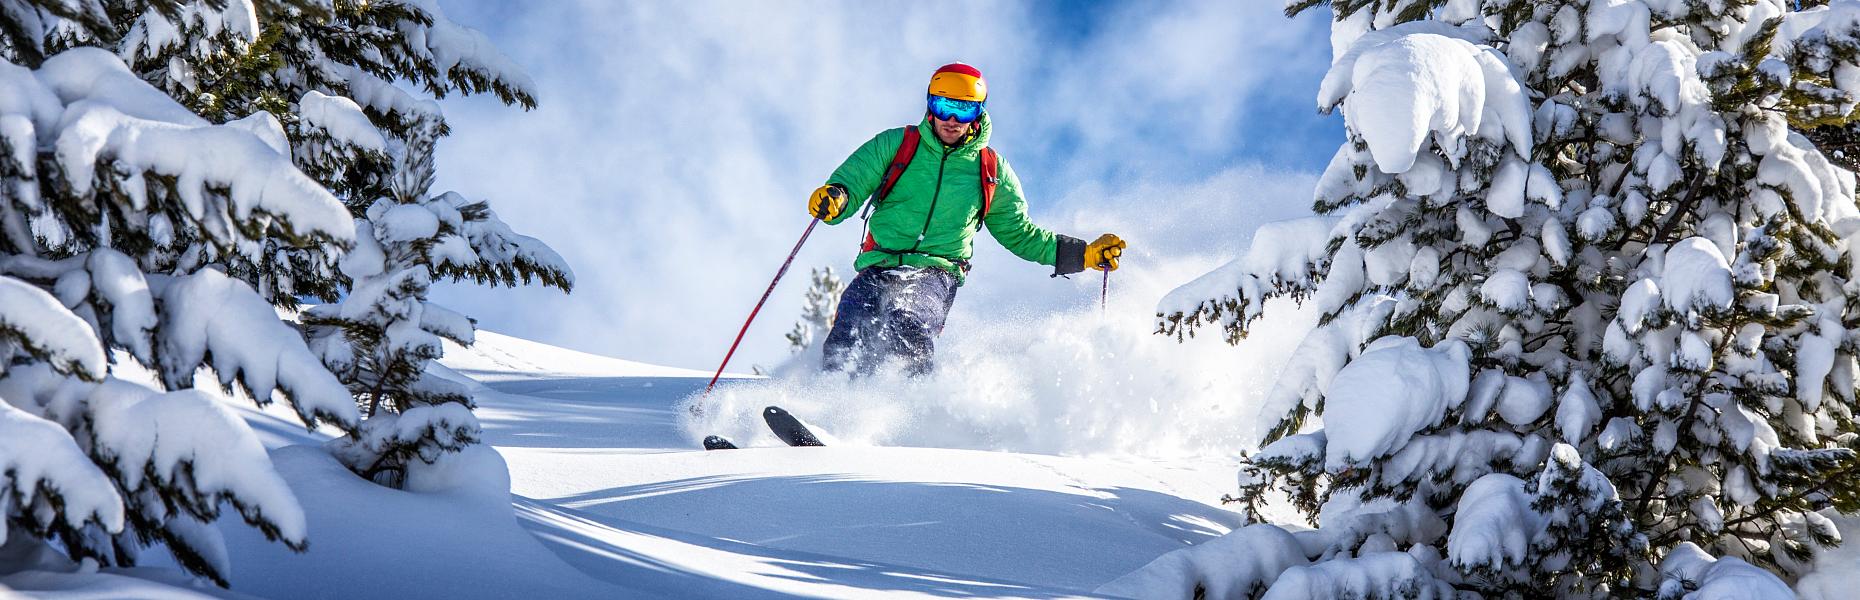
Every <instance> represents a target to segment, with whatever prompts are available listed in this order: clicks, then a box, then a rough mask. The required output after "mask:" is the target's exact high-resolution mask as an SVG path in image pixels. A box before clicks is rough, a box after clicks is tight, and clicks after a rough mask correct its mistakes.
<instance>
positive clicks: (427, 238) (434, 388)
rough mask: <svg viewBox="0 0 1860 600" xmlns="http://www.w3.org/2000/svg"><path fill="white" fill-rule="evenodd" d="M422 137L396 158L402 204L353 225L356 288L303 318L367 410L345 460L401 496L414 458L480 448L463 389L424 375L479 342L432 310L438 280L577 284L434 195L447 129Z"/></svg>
mask: <svg viewBox="0 0 1860 600" xmlns="http://www.w3.org/2000/svg"><path fill="white" fill-rule="evenodd" d="M415 132H416V133H421V132H423V133H421V134H419V135H416V136H415V137H414V138H413V139H411V140H409V143H407V144H406V145H405V146H404V147H403V148H401V149H400V151H399V152H398V156H399V159H400V162H399V164H398V165H397V170H396V175H397V177H395V179H394V180H393V187H394V191H395V193H394V196H392V197H390V198H383V199H381V200H378V201H376V202H375V203H374V205H372V206H370V207H369V208H368V210H367V212H366V213H365V214H364V217H363V218H359V219H356V221H355V226H356V231H357V238H358V239H357V247H356V248H355V250H353V251H351V252H349V254H348V255H346V256H344V257H343V260H342V264H341V271H342V274H343V275H344V276H345V277H346V278H348V280H349V281H351V282H353V287H352V288H351V290H350V292H349V294H348V296H347V297H345V298H343V299H342V301H341V302H338V303H334V304H325V305H321V306H317V307H313V308H311V309H309V310H308V311H306V312H305V313H304V323H305V324H306V325H308V326H309V332H308V336H309V338H310V340H311V347H312V348H313V349H314V350H316V351H317V352H318V354H319V355H321V356H322V357H323V362H324V363H325V364H326V365H328V366H329V367H330V369H331V370H332V371H334V372H335V373H336V374H337V376H338V377H340V378H341V379H342V381H343V382H344V383H345V384H347V385H348V386H349V389H350V390H351V391H352V392H353V393H354V394H355V395H356V398H357V399H358V401H361V402H363V403H364V405H365V406H366V408H365V409H364V411H363V414H364V415H365V416H366V417H367V419H366V420H365V421H363V422H362V426H361V428H360V429H359V430H357V432H356V434H355V435H353V436H350V437H348V438H345V439H343V440H338V441H337V443H336V444H335V445H334V450H335V453H336V456H337V457H338V458H340V459H342V461H343V463H344V464H347V465H349V467H350V468H351V469H354V470H355V471H356V472H357V473H360V474H362V475H363V476H364V477H368V478H371V479H375V480H377V481H382V482H384V483H388V484H390V485H393V486H395V487H399V485H400V483H402V482H404V480H405V476H406V470H407V466H408V464H409V462H410V461H412V460H413V459H419V460H420V461H422V462H424V463H428V464H430V463H433V462H435V461H436V460H438V459H439V457H440V456H441V455H443V453H445V452H452V451H457V450H459V449H461V448H463V447H465V446H466V445H468V444H473V443H476V442H477V441H478V434H479V425H478V421H477V419H476V418H475V417H473V416H472V414H471V412H470V409H471V408H472V407H473V402H472V400H471V397H470V395H469V394H468V393H467V391H466V389H465V388H464V387H463V386H461V385H458V384H456V383H453V382H451V381H449V380H446V379H442V378H439V377H435V376H433V375H431V374H429V373H427V371H426V368H427V365H428V363H430V362H431V361H433V360H436V359H438V358H439V357H440V356H441V354H442V343H441V341H440V340H441V338H444V339H449V340H452V341H453V342H455V343H458V344H461V345H470V344H471V343H472V338H473V321H472V320H471V319H470V318H468V317H466V316H464V315H462V314H459V313H456V312H453V311H451V310H448V309H446V308H445V307H442V306H439V305H437V304H434V303H432V302H430V301H428V300H427V296H428V289H429V286H430V285H431V283H432V279H433V277H435V276H437V277H450V278H452V279H454V280H456V279H460V278H473V279H476V280H478V281H481V282H490V283H493V284H497V283H502V284H506V285H511V284H514V283H515V281H516V279H518V278H521V279H522V280H523V281H525V282H528V281H529V280H530V278H531V277H536V278H538V279H540V280H541V281H542V283H543V284H544V285H550V286H554V287H558V288H561V289H562V290H564V291H567V290H568V289H569V288H570V286H571V285H572V279H571V278H572V275H571V274H570V273H569V271H568V267H567V266H566V265H565V264H564V263H563V262H562V259H561V257H559V256H557V255H556V254H555V252H554V251H553V250H550V249H549V247H548V246H547V245H544V244H543V243H541V242H539V241H537V240H536V239H534V238H530V237H526V236H522V235H518V234H516V233H514V232H512V231H511V230H510V228H509V227H508V226H506V225H505V224H504V223H503V221H501V220H499V219H498V218H497V215H496V214H495V213H493V212H491V209H490V208H489V207H488V206H486V204H485V203H484V202H472V201H469V200H466V199H465V197H464V196H461V195H459V194H457V193H454V192H446V193H443V194H437V195H434V194H431V192H430V188H431V187H432V182H433V154H432V149H433V143H434V142H435V141H437V139H438V136H439V134H438V128H437V127H427V128H424V129H419V130H415Z"/></svg>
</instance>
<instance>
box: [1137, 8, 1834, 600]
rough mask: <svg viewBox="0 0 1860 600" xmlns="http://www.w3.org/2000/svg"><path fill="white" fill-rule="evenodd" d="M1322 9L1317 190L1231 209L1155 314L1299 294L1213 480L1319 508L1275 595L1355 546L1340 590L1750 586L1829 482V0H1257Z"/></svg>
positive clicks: (1804, 555) (1235, 319)
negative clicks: (1239, 234)
mask: <svg viewBox="0 0 1860 600" xmlns="http://www.w3.org/2000/svg"><path fill="white" fill-rule="evenodd" d="M1326 5H1328V6H1329V8H1330V9H1331V10H1332V11H1333V14H1334V15H1335V16H1336V18H1337V21H1336V23H1335V24H1334V25H1333V40H1332V45H1333V48H1334V49H1336V51H1337V52H1336V57H1335V60H1334V62H1333V65H1332V67H1331V70H1330V72H1329V74H1327V75H1326V76H1325V78H1324V82H1323V84H1322V86H1321V89H1320V91H1319V106H1320V108H1321V109H1323V110H1331V109H1341V110H1342V112H1343V116H1344V121H1345V125H1346V130H1347V132H1348V140H1347V141H1346V142H1345V143H1344V144H1343V145H1342V147H1341V148H1339V150H1338V152H1337V154H1336V156H1335V158H1333V159H1332V162H1331V164H1330V166H1329V168H1328V169H1327V170H1326V171H1325V173H1324V175H1323V177H1322V178H1321V179H1320V180H1319V182H1318V185H1317V190H1316V202H1315V204H1314V209H1315V210H1316V211H1317V212H1318V213H1320V214H1322V215H1326V216H1324V217H1317V218H1313V219H1310V220H1306V221H1302V222H1293V223H1282V224H1274V225H1269V226H1267V227H1266V228H1262V230H1261V232H1260V233H1259V234H1258V235H1257V236H1256V238H1255V241H1254V245H1253V249H1252V250H1251V251H1250V252H1249V254H1248V255H1247V256H1246V257H1244V258H1242V259H1241V260H1239V261H1236V262H1235V263H1234V264H1232V265H1230V266H1228V267H1224V268H1223V269H1221V270H1219V271H1216V272H1214V273H1211V274H1209V275H1208V276H1206V277H1205V278H1204V279H1203V280H1201V281H1198V282H1196V283H1195V284H1191V285H1190V286H1187V287H1185V288H1183V290H1181V291H1179V292H1178V293H1177V294H1175V295H1173V296H1172V297H1171V298H1170V299H1169V300H1166V301H1165V303H1164V307H1163V309H1162V311H1161V312H1160V313H1159V315H1158V317H1159V319H1160V329H1161V331H1162V332H1163V333H1165V334H1172V335H1178V336H1180V335H1187V334H1192V333H1193V332H1194V331H1195V330H1196V329H1197V328H1199V327H1203V326H1208V325H1215V324H1218V325H1219V326H1220V327H1221V328H1222V330H1223V332H1224V334H1225V336H1226V337H1227V339H1228V340H1229V341H1238V340H1239V339H1240V338H1242V337H1244V336H1245V335H1246V333H1247V331H1248V326H1249V324H1250V323H1251V322H1252V321H1253V320H1254V319H1256V318H1258V317H1259V316H1261V314H1262V312H1263V308H1264V304H1265V302H1266V301H1267V300H1268V299H1270V298H1274V297H1281V296H1284V297H1291V298H1294V299H1297V300H1299V301H1301V302H1309V303H1312V304H1315V307H1316V308H1317V309H1318V310H1319V311H1321V312H1322V315H1323V316H1322V319H1321V321H1320V325H1319V327H1318V328H1317V329H1316V330H1315V331H1313V332H1312V333H1311V334H1310V335H1309V336H1308V337H1307V338H1306V340H1305V341H1304V342H1303V343H1302V344H1301V345H1300V347H1299V348H1298V350H1297V353H1296V355H1295V356H1294V357H1293V359H1292V362H1291V364H1290V365H1288V367H1287V368H1286V370H1285V371H1284V372H1283V374H1282V378H1281V380H1280V381H1279V383H1278V385H1277V386H1276V388H1275V389H1274V391H1273V392H1272V394H1271V395H1270V396H1269V398H1268V401H1267V407H1266V410H1267V411H1268V413H1269V414H1273V415H1277V417H1278V418H1279V419H1280V420H1279V422H1278V424H1277V426H1276V427H1274V428H1273V429H1272V430H1271V433H1270V434H1269V436H1268V439H1267V440H1266V441H1267V442H1270V444H1269V445H1267V446H1266V447H1265V448H1263V449H1262V450H1261V451H1260V452H1259V453H1258V454H1256V455H1254V456H1253V457H1251V458H1250V459H1249V461H1248V464H1247V466H1246V467H1245V468H1244V469H1243V475H1242V481H1243V486H1242V490H1241V493H1240V494H1239V496H1238V500H1240V501H1241V502H1242V504H1243V505H1245V506H1246V508H1247V509H1248V510H1249V512H1251V513H1252V514H1253V515H1254V517H1255V518H1256V519H1257V518H1258V517H1259V513H1258V504H1259V503H1260V502H1261V501H1263V500H1264V499H1266V498H1268V497H1270V496H1271V495H1272V491H1273V490H1281V491H1284V492H1286V493H1288V494H1289V496H1290V498H1291V499H1292V500H1293V502H1294V504H1295V505H1296V506H1297V507H1298V508H1299V509H1301V510H1303V511H1305V512H1306V513H1307V514H1309V515H1310V516H1311V518H1312V520H1313V524H1315V525H1318V526H1319V529H1318V533H1316V534H1314V537H1313V539H1317V540H1322V543H1321V544H1317V545H1315V546H1314V545H1310V544H1307V545H1306V546H1304V548H1306V549H1310V548H1317V549H1318V550H1317V551H1315V552H1305V554H1306V556H1305V558H1310V559H1312V560H1315V561H1316V563H1315V564H1313V565H1311V566H1310V567H1292V568H1291V569H1289V570H1287V571H1286V574H1285V576H1283V577H1281V578H1280V580H1279V582H1278V583H1276V584H1273V585H1272V588H1271V589H1272V593H1273V594H1274V595H1275V597H1277V595H1278V594H1281V593H1282V592H1280V590H1281V589H1282V588H1284V589H1287V590H1288V591H1290V590H1294V589H1305V590H1307V591H1311V593H1313V594H1316V593H1317V592H1316V591H1312V590H1318V589H1319V588H1318V587H1311V588H1308V589H1307V588H1301V587H1300V586H1306V585H1313V586H1315V585H1317V584H1316V583H1313V582H1314V581H1317V580H1316V579H1314V574H1317V573H1324V574H1327V575H1328V576H1331V577H1333V578H1335V577H1341V576H1343V574H1345V573H1354V574H1356V575H1358V576H1364V575H1369V574H1380V575H1377V576H1374V577H1371V579H1376V580H1377V581H1378V583H1377V584H1376V585H1375V586H1371V587H1368V588H1361V589H1356V588H1352V589H1350V590H1347V592H1348V593H1352V594H1357V595H1359V596H1362V597H1393V596H1394V595H1397V594H1399V593H1403V592H1401V590H1409V591H1412V590H1419V589H1434V588H1435V587H1437V586H1439V585H1443V584H1444V585H1449V586H1452V587H1453V588H1457V589H1459V590H1464V591H1475V592H1480V593H1483V594H1488V595H1507V594H1515V595H1521V596H1537V595H1545V594H1552V595H1556V596H1559V597H1609V596H1617V595H1652V594H1654V593H1656V592H1659V593H1662V594H1666V593H1672V592H1673V590H1680V591H1691V590H1698V589H1705V588H1712V587H1713V586H1722V585H1730V584H1727V583H1725V582H1727V581H1730V578H1732V577H1736V576H1742V577H1750V576H1751V574H1752V573H1758V574H1760V577H1761V578H1766V579H1769V580H1770V581H1772V582H1773V583H1775V585H1776V586H1781V582H1780V581H1777V579H1778V578H1780V579H1782V580H1789V579H1792V578H1793V577H1795V576H1796V575H1798V574H1800V573H1801V569H1803V568H1804V567H1805V566H1806V563H1807V559H1808V558H1809V557H1810V556H1811V554H1812V553H1813V552H1814V551H1815V550H1816V549H1817V548H1822V547H1826V546H1828V545H1831V544H1834V543H1837V542H1838V539H1837V536H1836V535H1835V534H1834V532H1833V528H1832V526H1831V525H1830V524H1829V522H1828V519H1827V518H1826V517H1824V516H1823V515H1822V514H1820V513H1819V512H1818V511H1821V510H1824V509H1834V510H1842V511H1854V510H1856V509H1860V478H1857V477H1855V476H1854V475H1855V474H1856V473H1857V472H1860V460H1856V449H1860V432H1857V431H1856V422H1855V420H1854V417H1853V413H1854V409H1855V393H1854V392H1855V387H1856V386H1855V383H1856V382H1855V373H1856V362H1855V355H1856V351H1857V350H1860V342H1857V340H1860V335H1857V331H1856V329H1855V327H1857V326H1856V325H1854V324H1855V323H1856V322H1860V270H1856V265H1860V262H1856V260H1855V258H1856V257H1855V250H1856V249H1857V245H1860V207H1857V206H1856V204H1855V179H1854V175H1853V173H1852V172H1849V171H1847V170H1845V169H1842V168H1840V167H1838V166H1836V165H1835V164H1833V163H1831V162H1830V161H1829V160H1828V158H1827V157H1826V156H1825V155H1824V154H1823V153H1822V151H1821V150H1819V149H1817V147H1816V146H1815V144H1814V143H1812V142H1811V141H1810V139H1809V138H1808V137H1805V136H1804V135H1802V133H1801V132H1803V131H1807V130H1810V129H1812V128H1814V127H1821V126H1832V127H1844V126H1847V125H1848V124H1849V123H1850V122H1851V120H1852V119H1853V117H1854V114H1853V109H1854V106H1855V104H1856V101H1857V100H1860V76H1857V74H1860V3H1857V2H1851V1H1845V2H1833V3H1829V4H1828V5H1827V6H1825V7H1819V8H1812V9H1805V10H1800V11H1796V10H1793V9H1794V6H1793V5H1792V4H1791V3H1787V2H1782V1H1780V0H1745V1H1733V2H1722V3H1695V2H1682V1H1666V0H1647V1H1639V0H1606V1H1605V0H1552V1H1544V2H1523V1H1520V0H1484V1H1474V0H1357V1H1343V0H1336V1H1331V2H1326V1H1324V0H1301V1H1294V2H1291V3H1288V13H1290V14H1296V13H1299V12H1302V11H1304V10H1307V9H1310V8H1313V7H1318V6H1326ZM1210 289H1213V290H1219V291H1218V292H1216V294H1217V295H1215V296H1214V297H1209V295H1208V294H1207V293H1206V292H1205V291H1203V290H1210ZM1391 382H1396V383H1398V385H1391ZM1312 417H1317V418H1318V419H1320V420H1321V425H1319V421H1318V420H1314V419H1312ZM1285 551H1288V552H1302V550H1301V549H1297V548H1293V549H1285ZM1713 555H1715V556H1717V557H1723V558H1714V557H1713ZM1712 561H1716V564H1717V566H1716V567H1714V568H1711V569H1703V568H1694V567H1698V566H1699V565H1703V564H1706V563H1709V562H1712ZM1392 564H1393V565H1399V566H1402V568H1401V569H1395V570H1393V571H1391V570H1388V569H1389V568H1390V565H1392ZM1688 565H1689V566H1688ZM1753 565H1754V566H1753ZM1682 567H1683V568H1682ZM1756 568H1761V569H1764V570H1767V572H1768V574H1761V573H1763V572H1762V571H1755V569H1756ZM1391 573H1393V574H1392V575H1391ZM1294 574H1296V575H1295V576H1294ZM1714 577H1723V578H1724V579H1719V580H1714V579H1713V578H1714ZM1714 581H1716V583H1714ZM1746 581H1750V580H1746ZM1226 587H1229V588H1231V587H1232V586H1231V585H1228V586H1226ZM1243 587H1244V586H1243ZM1324 589H1331V588H1324ZM1338 589H1341V588H1338ZM1780 589H1783V590H1784V591H1785V592H1786V587H1783V588H1780ZM1332 591H1336V590H1332ZM1291 593H1292V595H1289V596H1286V597H1299V596H1296V593H1299V592H1295V591H1293V592H1291ZM1749 593H1752V594H1756V593H1757V592H1755V591H1751V592H1749ZM1761 597H1767V596H1761Z"/></svg>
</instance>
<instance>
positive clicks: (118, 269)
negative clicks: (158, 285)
mask: <svg viewBox="0 0 1860 600" xmlns="http://www.w3.org/2000/svg"><path fill="white" fill-rule="evenodd" d="M86 266H87V267H88V270H89V273H90V282H91V285H93V286H95V288H96V290H97V295H98V296H99V297H100V298H101V299H102V300H103V301H105V302H107V303H108V304H109V306H110V334H111V337H112V339H114V340H115V342H116V343H118V344H122V345H123V346H125V347H127V348H128V349H129V351H130V354H132V355H134V356H135V357H136V358H137V359H138V360H142V361H144V362H152V361H153V360H154V357H153V355H152V354H151V353H150V350H151V348H150V345H151V343H152V340H153V339H154V338H153V336H154V333H155V326H156V324H158V323H159V318H158V317H157V315H156V314H155V299H154V296H153V295H152V294H150V293H149V283H148V280H147V279H144V278H143V276H142V270H141V269H139V268H137V267H136V263H135V261H134V260H133V259H131V258H129V256H128V255H126V254H123V253H121V252H118V251H116V250H113V249H110V248H98V249H95V250H92V251H90V258H89V259H88V260H87V261H86Z"/></svg>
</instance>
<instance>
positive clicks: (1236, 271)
mask: <svg viewBox="0 0 1860 600" xmlns="http://www.w3.org/2000/svg"><path fill="white" fill-rule="evenodd" d="M1332 226H1333V223H1332V221H1331V220H1330V219H1326V218H1322V217H1306V218H1302V219H1292V220H1287V221H1276V222H1272V223H1267V224H1265V225H1261V226H1260V227H1259V229H1258V230H1257V231H1255V232H1254V233H1253V241H1252V243H1251V245H1249V246H1248V247H1247V251H1246V254H1245V255H1243V256H1241V257H1240V258H1238V259H1236V260H1234V261H1232V262H1229V263H1227V264H1226V265H1223V266H1221V267H1220V268H1217V269H1215V270H1212V271H1209V272H1208V273H1206V274H1204V275H1202V276H1200V277H1198V278H1196V279H1195V280H1193V281H1190V282H1188V283H1187V284H1184V285H1182V286H1180V287H1178V288H1176V289H1175V290H1174V291H1171V292H1169V294H1168V295H1167V296H1164V297H1163V299H1162V301H1161V302H1158V303H1157V305H1156V311H1157V312H1160V313H1163V314H1172V313H1183V314H1188V315H1193V314H1197V313H1200V312H1202V311H1206V310H1209V307H1210V306H1211V305H1212V304H1217V303H1219V302H1222V301H1225V300H1227V299H1235V300H1238V299H1242V298H1244V299H1250V300H1251V301H1253V302H1258V301H1259V299H1261V298H1264V297H1265V294H1266V293H1267V292H1268V291H1270V290H1272V289H1274V288H1277V287H1280V286H1287V285H1292V286H1299V287H1304V286H1309V285H1310V284H1311V282H1312V271H1313V266H1314V265H1317V264H1320V263H1319V262H1318V261H1319V259H1320V258H1322V257H1323V256H1324V255H1325V250H1326V246H1328V244H1329V241H1330V230H1331V228H1332ZM1209 299H1215V302H1210V301H1209ZM1254 316H1257V315H1256V314H1247V315H1244V316H1237V315H1228V318H1230V319H1232V318H1248V319H1250V318H1252V317H1254Z"/></svg>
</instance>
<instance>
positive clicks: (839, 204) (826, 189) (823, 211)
mask: <svg viewBox="0 0 1860 600" xmlns="http://www.w3.org/2000/svg"><path fill="white" fill-rule="evenodd" d="M843 210H846V190H843V189H840V186H837V185H833V184H830V183H829V184H827V185H823V186H820V189H817V190H814V195H813V196H809V197H808V198H807V214H810V215H813V216H814V218H816V219H820V220H822V221H831V220H833V219H834V217H838V216H840V211H843Z"/></svg>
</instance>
